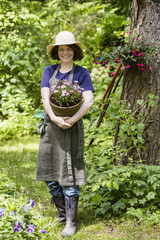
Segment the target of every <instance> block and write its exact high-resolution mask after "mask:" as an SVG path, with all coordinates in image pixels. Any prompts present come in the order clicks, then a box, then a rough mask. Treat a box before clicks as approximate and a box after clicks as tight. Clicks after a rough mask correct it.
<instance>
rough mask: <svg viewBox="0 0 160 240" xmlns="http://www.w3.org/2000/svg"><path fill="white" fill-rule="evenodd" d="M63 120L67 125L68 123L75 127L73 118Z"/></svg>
mask: <svg viewBox="0 0 160 240" xmlns="http://www.w3.org/2000/svg"><path fill="white" fill-rule="evenodd" d="M62 119H63V120H64V121H65V122H66V123H68V124H70V125H71V126H73V124H74V122H73V120H72V117H62Z"/></svg>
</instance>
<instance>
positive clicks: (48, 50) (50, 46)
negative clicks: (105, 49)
mask: <svg viewBox="0 0 160 240" xmlns="http://www.w3.org/2000/svg"><path fill="white" fill-rule="evenodd" d="M72 44H76V45H77V46H78V47H79V48H80V49H81V50H82V51H83V44H82V43H81V42H73V43H65V44H64V43H58V44H51V45H48V46H47V53H48V54H49V55H51V51H52V49H53V48H54V47H56V46H59V45H72Z"/></svg>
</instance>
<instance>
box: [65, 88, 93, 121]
mask: <svg viewBox="0 0 160 240" xmlns="http://www.w3.org/2000/svg"><path fill="white" fill-rule="evenodd" d="M88 95H89V96H87V93H85V94H84V102H83V103H82V105H81V107H80V109H79V110H78V111H77V112H76V113H75V114H74V115H73V116H72V117H71V118H70V119H69V120H68V121H69V123H70V124H72V125H73V124H74V123H75V122H77V121H78V120H79V119H81V118H82V117H83V116H84V115H85V114H86V113H87V112H88V111H89V109H90V108H91V107H92V105H93V94H92V92H89V93H88ZM68 121H67V122H68Z"/></svg>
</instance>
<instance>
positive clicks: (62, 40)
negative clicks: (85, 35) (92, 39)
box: [47, 31, 83, 54]
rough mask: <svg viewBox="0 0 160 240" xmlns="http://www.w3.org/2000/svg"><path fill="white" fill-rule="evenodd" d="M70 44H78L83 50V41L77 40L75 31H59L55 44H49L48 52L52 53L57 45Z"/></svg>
mask: <svg viewBox="0 0 160 240" xmlns="http://www.w3.org/2000/svg"><path fill="white" fill-rule="evenodd" d="M70 44H76V45H77V46H78V47H79V48H80V49H81V50H82V51H83V45H82V43H81V42H76V40H75V37H74V35H73V33H71V32H68V31H62V32H59V33H58V34H57V35H56V38H55V44H51V45H48V46H47V52H48V54H51V51H52V49H53V48H54V47H55V46H58V45H70Z"/></svg>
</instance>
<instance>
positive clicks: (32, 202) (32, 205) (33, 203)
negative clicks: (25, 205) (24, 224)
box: [29, 199, 35, 207]
mask: <svg viewBox="0 0 160 240" xmlns="http://www.w3.org/2000/svg"><path fill="white" fill-rule="evenodd" d="M29 201H30V203H31V207H34V205H35V202H34V201H33V200H32V199H30V200H29Z"/></svg>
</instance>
